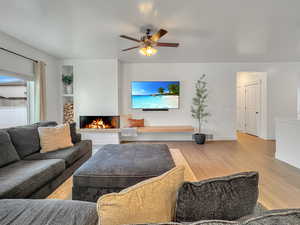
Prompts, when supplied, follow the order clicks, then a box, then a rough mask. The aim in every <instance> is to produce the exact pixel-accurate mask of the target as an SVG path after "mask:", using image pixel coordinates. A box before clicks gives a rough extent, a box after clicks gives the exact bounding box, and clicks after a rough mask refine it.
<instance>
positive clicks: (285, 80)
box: [120, 63, 300, 139]
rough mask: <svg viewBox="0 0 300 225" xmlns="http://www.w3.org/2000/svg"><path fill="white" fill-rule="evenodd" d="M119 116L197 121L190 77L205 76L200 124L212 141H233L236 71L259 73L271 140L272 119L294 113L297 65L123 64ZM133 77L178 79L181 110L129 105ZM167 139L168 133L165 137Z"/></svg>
mask: <svg viewBox="0 0 300 225" xmlns="http://www.w3.org/2000/svg"><path fill="white" fill-rule="evenodd" d="M120 69H121V72H120V74H121V84H122V87H121V88H122V90H121V91H122V104H121V105H122V108H121V113H122V114H128V113H132V114H133V115H136V116H138V117H144V118H145V120H146V125H194V126H195V125H196V123H195V121H194V120H193V119H192V118H191V113H190V107H191V102H192V97H193V95H194V83H195V81H196V80H197V79H198V78H199V77H200V76H201V75H202V74H203V73H205V74H206V75H207V76H208V77H207V79H208V88H209V98H208V105H209V111H210V113H211V114H212V116H211V117H210V118H209V119H208V120H209V121H208V123H207V124H206V125H205V126H204V129H206V130H207V131H208V132H210V133H212V134H213V135H214V138H215V139H234V138H235V129H236V73H237V72H241V71H262V72H266V73H267V74H268V78H267V83H268V93H267V96H268V129H267V137H266V138H269V139H273V138H275V129H274V126H275V125H274V123H275V118H278V117H291V118H296V116H297V85H298V83H297V82H296V81H297V79H298V75H299V74H300V63H122V65H121V68H120ZM133 80H179V81H180V82H181V94H180V109H179V110H170V111H169V112H143V111H141V110H132V109H131V107H130V103H131V102H130V92H131V90H130V82H131V81H133ZM164 138H166V139H169V137H168V136H167V137H164Z"/></svg>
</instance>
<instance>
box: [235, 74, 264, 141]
mask: <svg viewBox="0 0 300 225" xmlns="http://www.w3.org/2000/svg"><path fill="white" fill-rule="evenodd" d="M266 76H267V74H266V73H262V72H239V73H237V92H236V93H237V101H236V103H237V131H239V132H242V133H247V134H250V135H254V136H258V137H261V138H266V137H267V114H266V108H267V98H266V97H267V89H266V82H267V77H266Z"/></svg>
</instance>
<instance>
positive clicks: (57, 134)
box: [38, 124, 73, 153]
mask: <svg viewBox="0 0 300 225" xmlns="http://www.w3.org/2000/svg"><path fill="white" fill-rule="evenodd" d="M38 131H39V136H40V144H41V147H42V149H41V152H42V153H45V152H51V151H55V150H58V149H61V148H67V147H71V146H73V143H72V139H71V132H70V126H69V124H62V125H58V126H56V127H39V128H38Z"/></svg>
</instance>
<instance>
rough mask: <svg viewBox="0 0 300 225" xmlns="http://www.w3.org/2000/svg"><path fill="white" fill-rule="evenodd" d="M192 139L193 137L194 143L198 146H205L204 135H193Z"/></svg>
mask: <svg viewBox="0 0 300 225" xmlns="http://www.w3.org/2000/svg"><path fill="white" fill-rule="evenodd" d="M193 137H194V140H195V142H196V143H197V144H198V145H203V144H205V140H206V135H205V134H199V133H197V134H194V135H193Z"/></svg>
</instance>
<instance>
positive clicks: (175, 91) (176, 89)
mask: <svg viewBox="0 0 300 225" xmlns="http://www.w3.org/2000/svg"><path fill="white" fill-rule="evenodd" d="M168 89H169V93H170V94H172V95H179V85H178V84H169V85H168Z"/></svg>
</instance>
